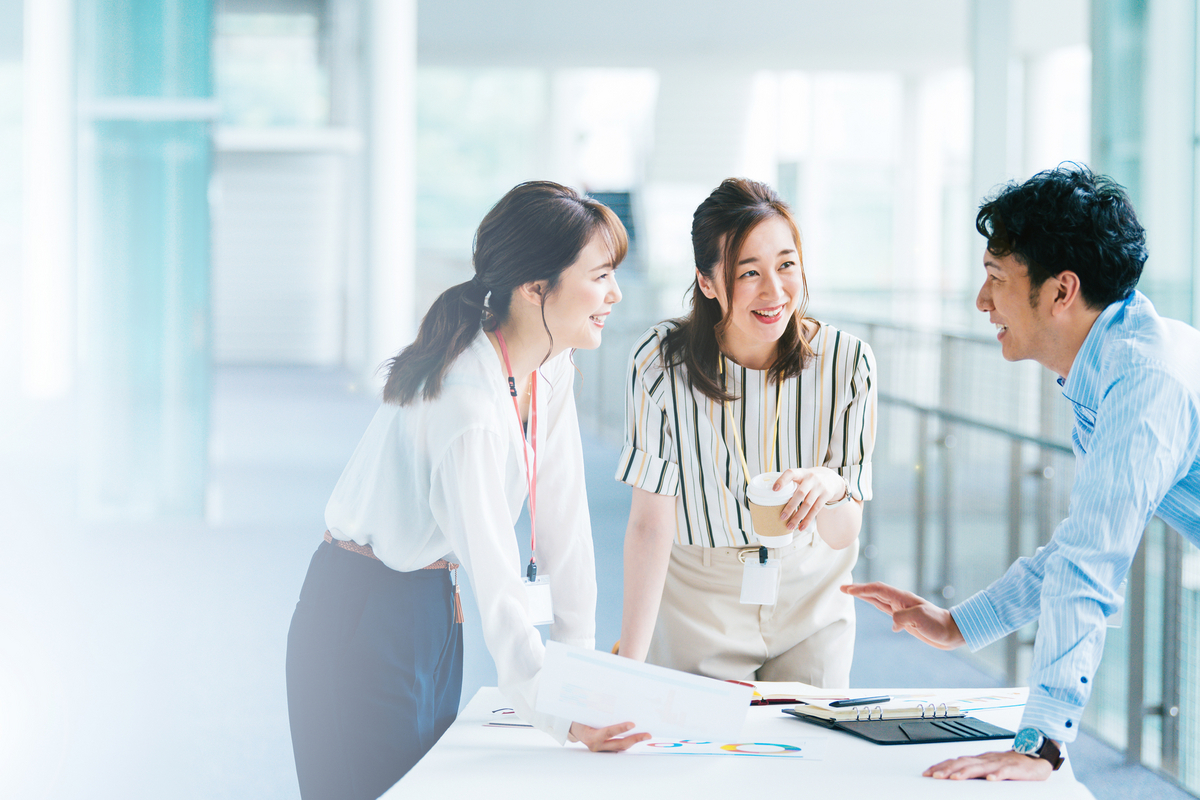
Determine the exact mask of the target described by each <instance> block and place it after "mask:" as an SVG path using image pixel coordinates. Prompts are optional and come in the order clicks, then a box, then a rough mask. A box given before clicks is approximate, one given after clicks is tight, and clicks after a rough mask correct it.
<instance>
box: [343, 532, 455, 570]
mask: <svg viewBox="0 0 1200 800" xmlns="http://www.w3.org/2000/svg"><path fill="white" fill-rule="evenodd" d="M325 541H327V542H329V543H330V544H331V545H333V546H334V547H340V548H342V549H343V550H349V551H350V552H351V553H358V554H359V555H360V556H366V557H367V558H373V559H375V560H376V561H379V556H377V555H375V551H374V550H372V549H371V545H369V544H359V543H358V542H350V541H347V540H345V539H335V538H333V534H332V533H330V532H329V531H325ZM421 569H448V570H456V569H458V564H455V563H454V562H453V561H447V560H446V559H444V558H440V559H438V560H437V561H435V562H433V563H432V564H430V565H428V566H425V567H421Z"/></svg>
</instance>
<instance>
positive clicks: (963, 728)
mask: <svg viewBox="0 0 1200 800" xmlns="http://www.w3.org/2000/svg"><path fill="white" fill-rule="evenodd" d="M926 705H927V706H928V708H929V711H927V712H926V716H916V715H912V716H908V717H889V718H886V719H885V718H883V716H882V712H883V709H881V708H879V707H878V706H876V707H875V708H869V709H867V715H866V716H867V718H866V719H864V718H863V717H862V716H861V715H859V716H857V717H856V718H849V717H847V718H846V719H844V720H837V719H832V718H829V717H826V716H822V715H820V714H819V713H814V712H815V709H812V708H807V707H806V706H802V705H801V706H796V707H795V708H785V709H782V711H783V713H785V714H790V715H791V716H793V717H795V718H796V719H799V720H803V721H804V722H809V723H812V724H813V725H820V726H821V727H823V728H831V729H833V730H835V731H845V732H846V733H849V734H851V735H852V736H857V737H859V738H861V739H866V740H867V741H871V742H875V743H876V744H932V743H935V742H963V741H983V740H987V739H1011V738H1012V737H1013V735H1014V734H1013V732H1012V731H1009V730H1005V729H1004V728H1000V727H998V726H996V725H992V724H991V723H989V722H984V721H983V720H981V719H973V718H971V717H968V716H966V715H965V714H954V715H950V714H948V713H947V712H948V711H949V710H950V708H949V706H947V704H945V703H928V704H926ZM806 708H807V712H806V711H805V709H806ZM877 709H878V710H879V712H880V717H879V718H876V717H875V712H876V710H877ZM955 710H956V711H957V709H955Z"/></svg>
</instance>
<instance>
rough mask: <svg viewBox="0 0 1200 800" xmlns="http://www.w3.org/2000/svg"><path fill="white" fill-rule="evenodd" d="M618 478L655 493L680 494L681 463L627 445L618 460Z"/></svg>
mask: <svg viewBox="0 0 1200 800" xmlns="http://www.w3.org/2000/svg"><path fill="white" fill-rule="evenodd" d="M615 477H616V479H617V480H619V481H621V482H622V483H628V484H629V485H630V486H635V487H637V488H638V489H645V490H646V491H647V492H654V494H665V495H671V496H675V495H677V494H679V465H678V464H673V463H672V462H670V461H667V460H666V459H663V458H659V457H658V456H655V455H651V454H650V453H647V452H646V451H645V450H638V449H636V448H635V447H634V446H633V445H630V444H627V445H625V449H624V450H622V451H621V457H620V458H619V459H618V460H617V474H616V476H615Z"/></svg>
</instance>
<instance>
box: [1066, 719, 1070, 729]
mask: <svg viewBox="0 0 1200 800" xmlns="http://www.w3.org/2000/svg"><path fill="white" fill-rule="evenodd" d="M1067 727H1068V728H1069V727H1071V720H1067Z"/></svg>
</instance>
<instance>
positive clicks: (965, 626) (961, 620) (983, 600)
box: [950, 592, 1012, 653]
mask: <svg viewBox="0 0 1200 800" xmlns="http://www.w3.org/2000/svg"><path fill="white" fill-rule="evenodd" d="M950 616H951V617H953V619H954V624H955V625H957V626H958V632H959V633H961V634H962V637H963V639H964V640H965V641H966V643H967V647H969V648H971V652H972V653H974V652H975V651H976V650H980V649H982V648H984V647H987V646H988V645H989V644H991V643H992V642H994V641H997V640H998V639H1003V638H1004V637H1005V636H1007V635H1008V634H1009V633H1011V632H1012V631H1010V630H1008V628H1006V627H1005V625H1004V623H1002V622H1001V621H1000V615H999V614H997V613H996V609H995V607H994V606H993V605H992V601H991V600H989V599H988V597H987V594H986V593H985V592H978V593H976V594H974V595H972V596H970V597H968V598H967V599H966V600H964V601H963V602H961V603H959V604H958V605H956V606H954V607H953V608H951V609H950Z"/></svg>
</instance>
